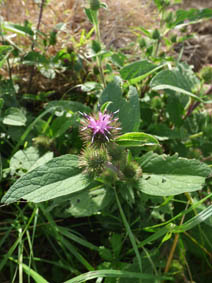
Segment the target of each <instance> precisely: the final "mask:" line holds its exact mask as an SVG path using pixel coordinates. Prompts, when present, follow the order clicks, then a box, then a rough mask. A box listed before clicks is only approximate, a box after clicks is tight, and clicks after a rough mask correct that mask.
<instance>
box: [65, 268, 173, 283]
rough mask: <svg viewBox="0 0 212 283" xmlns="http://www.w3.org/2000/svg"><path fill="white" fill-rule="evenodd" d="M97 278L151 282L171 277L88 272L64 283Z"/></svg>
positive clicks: (120, 271)
mask: <svg viewBox="0 0 212 283" xmlns="http://www.w3.org/2000/svg"><path fill="white" fill-rule="evenodd" d="M98 277H106V278H139V279H149V280H150V279H151V280H153V282H155V280H172V278H171V277H168V276H157V275H152V274H145V273H136V272H128V271H122V270H113V269H110V270H95V271H90V272H87V273H84V274H81V275H79V276H76V277H74V278H72V279H70V280H68V281H65V282H64V283H82V282H87V281H88V280H92V279H95V278H98Z"/></svg>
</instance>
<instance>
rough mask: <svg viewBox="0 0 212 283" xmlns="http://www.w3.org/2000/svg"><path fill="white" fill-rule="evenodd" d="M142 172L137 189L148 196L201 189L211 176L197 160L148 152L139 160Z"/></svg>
mask: <svg viewBox="0 0 212 283" xmlns="http://www.w3.org/2000/svg"><path fill="white" fill-rule="evenodd" d="M140 165H141V168H142V170H143V172H144V174H143V176H142V178H141V179H140V183H139V189H140V190H141V191H142V192H144V193H146V194H149V195H156V196H170V195H177V194H181V193H184V192H193V191H197V190H200V189H202V187H203V185H204V183H205V179H206V178H207V177H208V176H209V175H210V174H211V169H210V167H209V166H208V165H207V164H205V163H201V162H200V161H198V160H194V159H191V160H189V159H186V158H180V157H178V155H177V154H175V155H173V156H167V155H157V154H155V153H152V152H148V153H147V154H145V155H144V156H143V157H142V158H141V159H140Z"/></svg>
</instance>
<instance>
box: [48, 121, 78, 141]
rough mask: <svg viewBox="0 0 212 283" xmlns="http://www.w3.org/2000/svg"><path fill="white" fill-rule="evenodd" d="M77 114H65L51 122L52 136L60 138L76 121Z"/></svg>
mask: <svg viewBox="0 0 212 283" xmlns="http://www.w3.org/2000/svg"><path fill="white" fill-rule="evenodd" d="M75 116H76V115H72V116H71V117H66V116H65V115H63V116H61V117H57V118H56V119H55V120H54V121H53V123H52V124H51V128H50V129H51V136H52V137H53V138H58V137H60V136H61V135H62V134H64V133H65V132H66V131H67V130H68V129H69V128H70V127H71V126H72V125H73V124H74V122H75V121H76V117H75Z"/></svg>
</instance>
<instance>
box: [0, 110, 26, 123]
mask: <svg viewBox="0 0 212 283" xmlns="http://www.w3.org/2000/svg"><path fill="white" fill-rule="evenodd" d="M26 121H27V118H26V116H25V114H24V113H23V111H22V110H21V109H20V108H16V107H10V108H8V109H7V110H6V111H5V114H4V117H3V121H2V122H3V124H5V125H10V126H25V124H26Z"/></svg>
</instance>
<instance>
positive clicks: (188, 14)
mask: <svg viewBox="0 0 212 283" xmlns="http://www.w3.org/2000/svg"><path fill="white" fill-rule="evenodd" d="M204 18H205V19H207V18H212V9H209V8H206V9H194V8H192V9H189V10H181V9H179V10H177V12H176V19H175V21H174V22H173V23H172V27H174V26H177V25H180V24H183V23H184V21H187V23H186V25H188V24H190V22H194V21H198V20H201V19H204Z"/></svg>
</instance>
